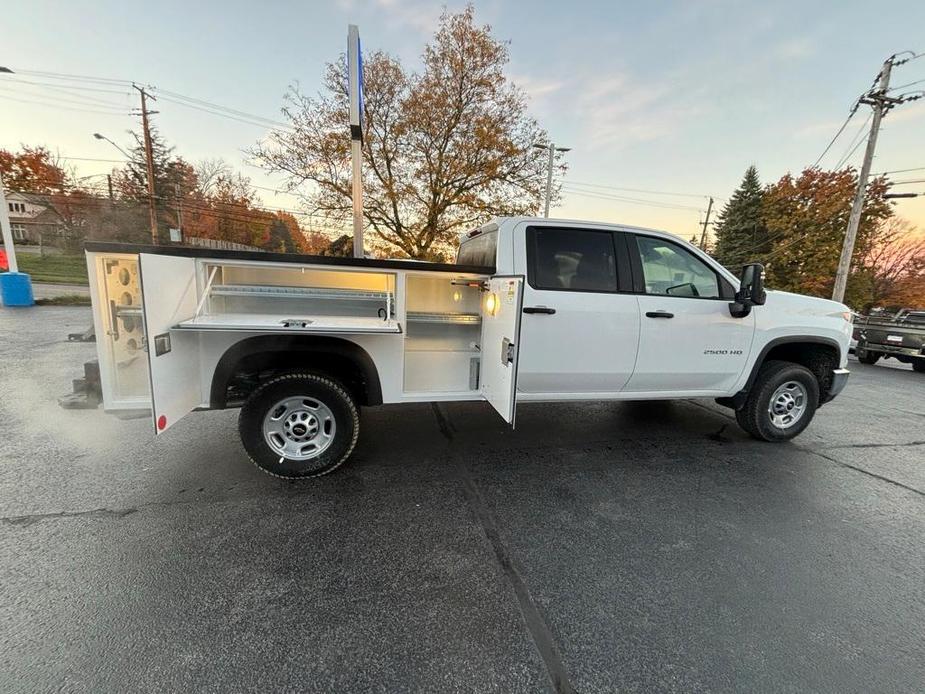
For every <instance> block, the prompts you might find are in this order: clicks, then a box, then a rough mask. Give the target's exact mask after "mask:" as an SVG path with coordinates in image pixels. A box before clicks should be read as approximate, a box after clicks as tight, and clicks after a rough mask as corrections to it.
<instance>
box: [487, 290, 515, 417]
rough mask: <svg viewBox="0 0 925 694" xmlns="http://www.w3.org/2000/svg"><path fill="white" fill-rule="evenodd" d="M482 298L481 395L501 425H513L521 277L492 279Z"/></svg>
mask: <svg viewBox="0 0 925 694" xmlns="http://www.w3.org/2000/svg"><path fill="white" fill-rule="evenodd" d="M487 284H488V286H487V290H488V291H486V292H484V293H483V296H482V339H481V353H482V364H481V376H480V390H481V392H482V395H483V396H484V397H485V399H486V400H488V402H489V403H491V406H492V407H494V408H495V410H497V411H498V414H500V415H501V416H502V417H503V418H504V421H505V422H508V423H509V424H510V425H511V426H512V427H513V426H514V414H515V406H516V397H517V365H518V356H519V353H520V316H521V311H522V309H523V284H524V280H523V277H522V276H520V275H510V276H501V275H499V276H496V277H492V278H491V279H490V280H488V283H487Z"/></svg>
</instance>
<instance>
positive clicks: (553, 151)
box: [533, 142, 572, 217]
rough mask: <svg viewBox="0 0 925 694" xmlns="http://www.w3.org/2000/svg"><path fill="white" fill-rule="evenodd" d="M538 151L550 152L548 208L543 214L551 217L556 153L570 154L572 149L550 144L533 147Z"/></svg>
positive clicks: (547, 188) (547, 179)
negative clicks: (550, 206) (550, 208)
mask: <svg viewBox="0 0 925 694" xmlns="http://www.w3.org/2000/svg"><path fill="white" fill-rule="evenodd" d="M533 146H534V147H536V148H537V149H545V150H547V151H548V152H549V156H548V158H547V160H546V206H545V211H544V212H543V216H544V217H549V203H550V201H551V200H552V169H553V164H554V162H555V158H556V152H569V151H571V149H572V148H571V147H556V146H555V144H554V143H552V142H550V143H549V144H548V145H539V144H536V145H533Z"/></svg>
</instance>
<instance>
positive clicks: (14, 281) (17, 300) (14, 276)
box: [0, 272, 35, 306]
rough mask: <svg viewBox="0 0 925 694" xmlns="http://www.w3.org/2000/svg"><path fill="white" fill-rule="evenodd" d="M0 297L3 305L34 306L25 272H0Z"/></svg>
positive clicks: (28, 278)
mask: <svg viewBox="0 0 925 694" xmlns="http://www.w3.org/2000/svg"><path fill="white" fill-rule="evenodd" d="M0 298H2V299H3V305H4V306H34V305H35V297H33V296H32V280H31V279H30V277H29V275H27V274H26V273H25V272H4V273H0Z"/></svg>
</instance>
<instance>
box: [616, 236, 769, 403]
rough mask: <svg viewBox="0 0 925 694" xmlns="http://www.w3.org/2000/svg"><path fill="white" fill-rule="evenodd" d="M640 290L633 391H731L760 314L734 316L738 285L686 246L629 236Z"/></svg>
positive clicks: (664, 240)
mask: <svg viewBox="0 0 925 694" xmlns="http://www.w3.org/2000/svg"><path fill="white" fill-rule="evenodd" d="M627 241H628V246H629V248H630V250H631V260H632V262H633V265H634V275H635V276H636V280H637V286H636V288H637V289H638V290H639V292H640V293H639V313H640V318H641V321H642V330H641V334H640V340H639V358H638V359H637V360H636V369H635V371H634V373H633V377H632V378H631V379H630V381H629V383H628V384H627V387H626V390H627V391H630V392H634V393H638V392H644V393H657V392H664V393H668V392H671V393H675V394H684V393H691V394H715V393H726V392H728V391H729V390H730V389H731V388H732V387H733V385H734V383H735V382H736V381H737V380H738V378H739V375H740V374H741V373H742V370H743V369H744V368H745V364H746V362H747V360H748V354H749V351H750V349H751V343H752V338H753V336H754V332H755V312H754V311H752V313H751V314H750V315H748V316H747V317H745V318H733V317H732V316H731V315H730V314H729V302H730V300H731V298H732V296H731V294H732V291H733V288H732V286H731V285H730V284H729V283H728V282H727V281H726V280H725V279H724V278H723V277H722V276H721V275H720V274H719V273H718V272H716V271H715V270H714V269H713V268H712V267H711V266H710V265H709V264H708V263H707V261H706V259H704V258H701V257H699V256H698V255H697V254H695V253H694V252H692V251H691V250H690V249H688V248H685V247H684V246H683V245H682V244H680V243H676V242H674V241H671V240H669V239H666V238H663V237H657V236H647V235H644V234H635V235H632V236H627Z"/></svg>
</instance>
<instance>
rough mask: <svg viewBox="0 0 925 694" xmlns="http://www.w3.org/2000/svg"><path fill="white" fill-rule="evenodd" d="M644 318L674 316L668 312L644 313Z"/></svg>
mask: <svg viewBox="0 0 925 694" xmlns="http://www.w3.org/2000/svg"><path fill="white" fill-rule="evenodd" d="M646 318H674V314H673V313H668V311H646Z"/></svg>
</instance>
